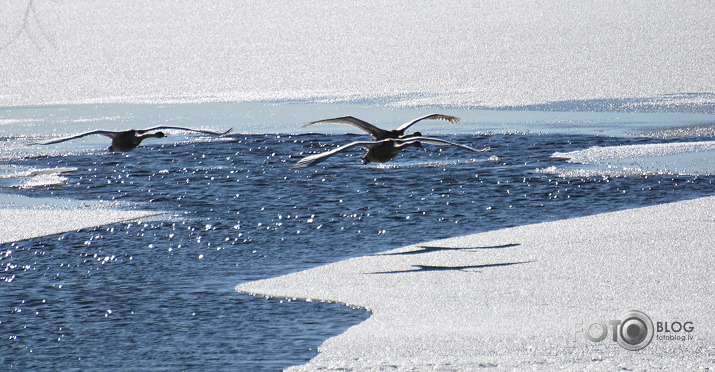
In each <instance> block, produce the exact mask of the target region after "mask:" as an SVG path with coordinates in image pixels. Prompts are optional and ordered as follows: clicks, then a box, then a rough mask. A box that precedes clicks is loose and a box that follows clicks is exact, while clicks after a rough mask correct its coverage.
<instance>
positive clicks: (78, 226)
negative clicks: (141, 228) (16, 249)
mask: <svg viewBox="0 0 715 372" xmlns="http://www.w3.org/2000/svg"><path fill="white" fill-rule="evenodd" d="M161 214H163V213H161V212H151V211H141V210H120V209H118V208H116V206H111V205H107V204H104V203H96V202H92V203H88V202H75V201H68V200H62V199H54V198H42V199H36V198H28V197H23V196H18V195H5V194H0V244H3V243H9V242H13V241H19V240H25V239H31V238H36V237H40V236H48V235H54V234H60V233H63V232H69V231H77V230H82V229H86V228H90V227H96V226H102V225H107V224H113V223H119V222H124V221H131V220H136V219H140V218H147V217H151V216H158V215H161Z"/></svg>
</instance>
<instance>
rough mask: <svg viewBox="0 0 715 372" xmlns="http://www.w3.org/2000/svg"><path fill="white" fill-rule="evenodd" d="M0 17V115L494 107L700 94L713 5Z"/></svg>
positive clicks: (131, 11) (18, 10)
mask: <svg viewBox="0 0 715 372" xmlns="http://www.w3.org/2000/svg"><path fill="white" fill-rule="evenodd" d="M28 4H31V5H32V8H31V9H30V10H31V11H30V12H28V13H26V10H27V5H28ZM4 7H5V8H4V9H3V12H2V13H0V81H2V84H1V85H0V106H16V105H37V104H51V103H78V102H157V101H158V102H167V101H174V102H206V101H245V100H257V99H305V98H319V97H326V99H348V100H349V99H353V98H356V97H360V98H364V97H368V98H369V97H385V96H397V97H400V96H402V97H404V99H405V102H407V104H423V103H428V104H456V105H485V106H503V105H523V104H534V103H544V102H551V101H568V100H583V99H598V98H606V99H613V98H622V97H655V96H660V95H671V94H677V93H712V92H715V73H713V70H712V68H713V67H712V66H713V64H712V61H713V60H715V48H712V41H713V40H715V22H713V21H712V20H713V19H714V18H715V3H713V2H712V1H688V2H674V1H664V0H660V1H643V0H640V1H595V2H544V1H523V2H518V3H512V2H504V1H498V0H490V1H480V2H471V1H464V0H445V1H439V2H430V3H421V4H419V5H417V4H415V3H414V2H412V1H406V0H395V1H390V2H359V3H355V2H314V1H305V0H302V1H301V0H292V1H270V0H269V1H257V2H245V1H222V0H217V1H211V2H200V1H192V0H179V1H173V0H172V1H169V0H159V1H149V2H147V1H140V0H122V1H112V2H98V1H81V0H69V1H51V0H33V1H29V0H28V1H11V2H6V3H5V5H4ZM25 14H27V15H28V17H27V18H25V17H24V16H25ZM23 21H24V22H23ZM701 98H702V97H701ZM684 99H685V100H687V101H692V99H693V98H692V97H685V98H684ZM695 99H696V100H697V99H698V98H695ZM712 101H713V98H712V96H710V97H709V98H708V102H706V103H707V104H712V103H713V102H712ZM635 104H636V105H637V104H638V103H635ZM663 104H664V105H666V106H667V105H669V104H671V102H670V100H669V99H666V102H664V103H663ZM698 104H702V102H700V101H698Z"/></svg>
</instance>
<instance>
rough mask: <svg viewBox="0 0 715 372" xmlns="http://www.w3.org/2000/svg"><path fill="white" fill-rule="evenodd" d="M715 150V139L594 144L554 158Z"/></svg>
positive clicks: (587, 160)
mask: <svg viewBox="0 0 715 372" xmlns="http://www.w3.org/2000/svg"><path fill="white" fill-rule="evenodd" d="M711 150H715V141H701V142H679V143H658V144H647V145H628V146H607V147H599V146H594V147H590V148H588V149H586V150H578V151H571V152H565V153H562V152H555V153H554V154H553V155H551V157H552V158H559V159H567V160H568V162H569V163H580V164H593V163H597V162H600V161H603V160H609V159H625V158H639V157H652V156H664V155H671V154H682V153H690V152H701V151H711Z"/></svg>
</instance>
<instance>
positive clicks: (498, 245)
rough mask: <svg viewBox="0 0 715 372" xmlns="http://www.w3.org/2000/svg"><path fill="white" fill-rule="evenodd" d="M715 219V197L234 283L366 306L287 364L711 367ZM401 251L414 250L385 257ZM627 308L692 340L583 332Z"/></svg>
mask: <svg viewBox="0 0 715 372" xmlns="http://www.w3.org/2000/svg"><path fill="white" fill-rule="evenodd" d="M713 221H715V197H709V198H703V199H697V200H692V201H685V202H679V203H673V204H665V205H659V206H654V207H647V208H641V209H634V210H626V211H620V212H613V213H607V214H601V215H595V216H589V217H583V218H576V219H569V220H563V221H556V222H549V223H542V224H536V225H529V226H521V227H515V228H509V229H504V230H498V231H493V232H487V233H481V234H476V235H469V236H464V237H457V238H452V239H446V240H441V241H435V242H429V243H425V244H423V245H420V246H428V247H448V248H452V249H442V250H440V249H436V250H434V251H432V252H427V253H419V251H420V250H421V248H420V246H408V247H404V248H400V249H397V250H394V251H390V252H386V253H384V254H379V255H373V256H366V257H359V258H354V259H350V260H346V261H343V262H338V263H334V264H330V265H326V266H322V267H318V268H314V269H311V270H307V271H303V272H298V273H294V274H290V275H285V276H282V277H278V278H273V279H267V280H262V281H257V282H251V283H245V284H240V285H238V286H237V287H236V290H237V291H239V292H243V293H250V294H255V295H264V296H274V297H281V298H298V299H304V300H306V299H310V300H311V301H330V302H337V303H342V304H346V305H350V306H355V307H360V308H365V309H368V310H369V311H371V312H372V316H371V317H370V318H369V319H368V320H366V321H365V322H363V323H361V324H359V325H356V326H353V327H351V328H350V329H348V330H347V331H346V332H345V333H343V334H341V335H339V336H336V337H334V338H331V339H329V340H327V341H326V342H325V343H324V344H323V345H322V346H321V347H320V349H319V354H318V356H317V357H315V358H314V359H313V360H311V361H310V363H309V364H307V365H305V366H298V367H295V368H294V369H295V370H385V369H396V370H472V369H478V368H481V367H499V368H502V369H514V368H518V369H529V370H532V369H536V370H583V369H587V370H588V369H592V370H618V369H622V370H649V369H666V370H695V369H698V368H705V367H709V368H712V367H713V360H714V358H715V348H713V344H712V340H713V337H715V329H714V328H713V327H712V324H715V323H714V322H715V315H714V313H713V312H712V306H711V305H712V304H713V303H715V292H713V291H712V288H711V287H712V283H713V282H714V281H715V273H714V272H713V270H712V266H713V264H715V258H714V257H715V256H713V255H712V252H711V251H712V244H713V243H712V242H713V238H714V237H715V236H714V235H713V233H712V231H713ZM455 248H463V249H455ZM404 252H415V253H414V254H392V253H404ZM495 264H496V265H495ZM500 264H503V265H500ZM490 265H492V266H490ZM629 310H640V311H643V312H645V313H646V314H647V315H648V316H649V317H650V318H651V319H652V321H653V322H654V323H655V322H659V321H660V322H665V321H667V322H673V321H680V322H686V321H691V322H693V325H694V330H693V332H692V333H691V334H692V335H693V336H694V339H693V340H688V341H664V340H658V339H656V338H654V339H653V340H652V342H651V343H650V344H649V345H648V346H647V347H646V348H644V349H643V350H640V351H628V350H625V349H623V348H622V347H621V346H619V345H618V344H617V343H614V342H612V341H611V334H609V337H608V338H607V339H606V340H605V341H602V342H600V343H594V342H591V341H588V340H587V339H586V338H585V337H584V336H583V333H582V332H581V330H583V329H584V328H586V329H588V328H589V326H590V325H591V324H593V323H594V322H597V321H600V322H608V321H609V320H611V319H618V318H619V317H620V316H621V315H622V314H623V313H624V312H626V311H629ZM684 334H685V332H681V333H680V335H684ZM661 335H664V333H661Z"/></svg>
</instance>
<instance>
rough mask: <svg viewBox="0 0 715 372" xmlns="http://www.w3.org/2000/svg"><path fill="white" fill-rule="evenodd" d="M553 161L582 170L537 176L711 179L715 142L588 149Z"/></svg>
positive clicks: (558, 170)
mask: <svg viewBox="0 0 715 372" xmlns="http://www.w3.org/2000/svg"><path fill="white" fill-rule="evenodd" d="M552 157H553V158H561V159H567V161H568V162H569V163H576V164H585V165H592V166H590V167H586V168H567V167H561V168H559V167H549V168H544V169H537V170H536V171H537V172H542V173H556V174H561V175H564V176H568V177H573V176H576V177H579V176H587V175H604V176H639V175H654V174H678V175H690V176H698V175H711V174H714V173H715V141H699V142H673V143H658V144H644V145H629V146H608V147H599V146H595V147H591V148H588V149H585V150H579V151H572V152H568V153H559V152H556V153H554V154H553V155H552Z"/></svg>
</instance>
